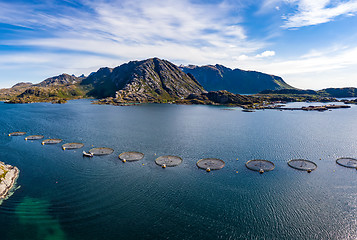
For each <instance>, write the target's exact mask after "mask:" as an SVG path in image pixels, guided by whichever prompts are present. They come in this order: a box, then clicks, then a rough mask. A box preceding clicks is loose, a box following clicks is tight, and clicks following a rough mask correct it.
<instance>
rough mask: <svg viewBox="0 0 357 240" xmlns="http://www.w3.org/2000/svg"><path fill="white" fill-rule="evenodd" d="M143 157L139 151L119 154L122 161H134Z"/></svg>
mask: <svg viewBox="0 0 357 240" xmlns="http://www.w3.org/2000/svg"><path fill="white" fill-rule="evenodd" d="M143 158H144V153H141V152H123V153H121V154H120V155H119V159H120V160H122V161H123V162H126V161H128V162H134V161H139V160H141V159H143Z"/></svg>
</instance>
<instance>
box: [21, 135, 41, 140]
mask: <svg viewBox="0 0 357 240" xmlns="http://www.w3.org/2000/svg"><path fill="white" fill-rule="evenodd" d="M42 138H44V137H43V136H42V135H31V136H28V137H25V140H26V141H27V140H40V139H42Z"/></svg>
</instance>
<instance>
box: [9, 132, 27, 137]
mask: <svg viewBox="0 0 357 240" xmlns="http://www.w3.org/2000/svg"><path fill="white" fill-rule="evenodd" d="M25 134H26V132H12V133H9V136H23V135H25Z"/></svg>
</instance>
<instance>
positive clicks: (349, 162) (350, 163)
mask: <svg viewBox="0 0 357 240" xmlns="http://www.w3.org/2000/svg"><path fill="white" fill-rule="evenodd" d="M336 163H337V164H338V165H341V166H343V167H348V168H356V169H357V159H355V158H339V159H337V160H336Z"/></svg>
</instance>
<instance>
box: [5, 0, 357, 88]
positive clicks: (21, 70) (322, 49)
mask: <svg viewBox="0 0 357 240" xmlns="http://www.w3.org/2000/svg"><path fill="white" fill-rule="evenodd" d="M356 14H357V0H341V1H335V0H313V1H312V0H261V1H259V0H257V1H243V0H222V1H218V0H205V1H203V0H180V1H177V0H166V1H162V0H85V1H84V0H83V1H82V0H79V1H72V0H62V1H57V0H48V1H35V0H27V1H25V0H12V1H3V0H0V54H1V57H0V71H1V74H0V88H1V87H11V86H12V85H14V84H15V83H17V82H28V81H29V82H33V83H37V82H40V81H42V80H44V79H45V78H47V77H51V76H55V75H59V74H61V73H68V74H75V75H81V74H82V73H83V74H85V75H88V74H89V73H90V72H92V71H96V70H97V69H98V68H100V67H103V66H109V67H115V66H118V65H120V64H122V63H124V62H127V61H130V60H142V59H146V58H150V57H159V58H164V59H167V60H169V61H172V62H173V63H175V64H177V65H180V64H185V65H187V64H195V65H207V64H216V63H218V64H223V65H225V66H228V67H231V68H240V69H244V70H256V71H262V72H265V73H269V74H274V75H279V76H281V77H283V78H284V80H285V81H286V82H288V83H289V84H291V85H293V86H296V87H299V88H310V89H321V88H326V87H347V86H352V87H357V16H356Z"/></svg>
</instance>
